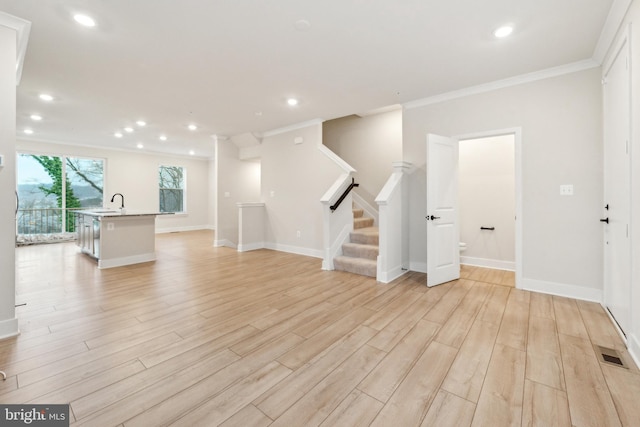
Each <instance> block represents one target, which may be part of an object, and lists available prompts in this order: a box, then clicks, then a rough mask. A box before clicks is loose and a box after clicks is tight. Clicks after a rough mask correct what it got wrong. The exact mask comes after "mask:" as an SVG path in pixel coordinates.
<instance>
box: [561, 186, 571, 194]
mask: <svg viewBox="0 0 640 427" xmlns="http://www.w3.org/2000/svg"><path fill="white" fill-rule="evenodd" d="M560 195H561V196H573V184H562V185H561V186H560Z"/></svg>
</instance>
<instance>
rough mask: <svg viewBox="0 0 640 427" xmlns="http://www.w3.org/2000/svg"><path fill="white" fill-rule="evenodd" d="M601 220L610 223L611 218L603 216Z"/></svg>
mask: <svg viewBox="0 0 640 427" xmlns="http://www.w3.org/2000/svg"><path fill="white" fill-rule="evenodd" d="M600 222H606V223H607V224H609V218H602V219H601V220H600Z"/></svg>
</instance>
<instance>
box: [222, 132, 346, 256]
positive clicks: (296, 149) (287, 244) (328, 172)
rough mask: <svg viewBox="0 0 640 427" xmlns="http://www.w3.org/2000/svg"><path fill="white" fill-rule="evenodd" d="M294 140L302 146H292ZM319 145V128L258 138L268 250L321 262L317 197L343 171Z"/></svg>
mask: <svg viewBox="0 0 640 427" xmlns="http://www.w3.org/2000/svg"><path fill="white" fill-rule="evenodd" d="M296 138H302V139H303V142H302V143H301V144H295V143H294V140H295V139H296ZM321 144H322V125H321V124H314V125H311V126H308V127H305V128H301V129H297V130H292V131H288V132H283V133H278V134H275V135H271V136H265V138H264V139H263V141H262V145H263V150H262V199H263V201H264V202H265V204H266V221H267V227H266V240H267V247H270V248H273V249H278V250H282V251H285V252H293V253H299V254H303V255H309V256H315V257H318V258H322V256H323V229H322V224H323V219H322V204H321V203H320V198H321V197H322V196H323V195H324V193H325V192H326V191H327V190H328V189H329V187H331V185H332V184H333V183H334V182H335V180H336V179H337V178H338V177H339V176H340V175H341V174H342V173H343V170H342V169H341V168H340V167H339V166H338V165H336V164H335V163H334V162H333V161H331V160H330V159H329V158H328V157H327V156H325V155H324V154H323V153H322V152H321V151H320V150H319V149H318V146H320V145H321ZM221 191H222V190H221ZM298 231H300V237H298V234H297V232H298Z"/></svg>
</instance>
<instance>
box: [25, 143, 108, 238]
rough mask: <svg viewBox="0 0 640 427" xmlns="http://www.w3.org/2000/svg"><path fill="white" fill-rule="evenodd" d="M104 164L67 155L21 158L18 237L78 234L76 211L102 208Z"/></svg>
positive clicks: (26, 155) (26, 156)
mask: <svg viewBox="0 0 640 427" xmlns="http://www.w3.org/2000/svg"><path fill="white" fill-rule="evenodd" d="M103 187H104V161H103V160H101V159H86V158H77V157H67V156H44V155H36V154H24V153H20V154H19V155H18V172H17V187H16V190H17V194H18V197H19V200H20V203H19V207H18V208H19V210H18V212H17V221H18V224H17V225H18V234H19V235H35V234H58V233H70V232H74V231H75V221H74V219H75V216H74V214H73V211H74V210H75V209H79V208H89V207H100V206H102V197H103V196H102V193H103Z"/></svg>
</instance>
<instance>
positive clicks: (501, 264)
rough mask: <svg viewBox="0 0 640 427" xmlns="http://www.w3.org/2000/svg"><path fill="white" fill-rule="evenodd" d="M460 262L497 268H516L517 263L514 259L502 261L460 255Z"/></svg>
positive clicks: (513, 269)
mask: <svg viewBox="0 0 640 427" xmlns="http://www.w3.org/2000/svg"><path fill="white" fill-rule="evenodd" d="M460 264H464V265H473V266H475V267H485V268H494V269H497V270H508V271H515V270H516V263H515V262H514V261H501V260H497V259H487V258H476V257H469V256H460Z"/></svg>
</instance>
